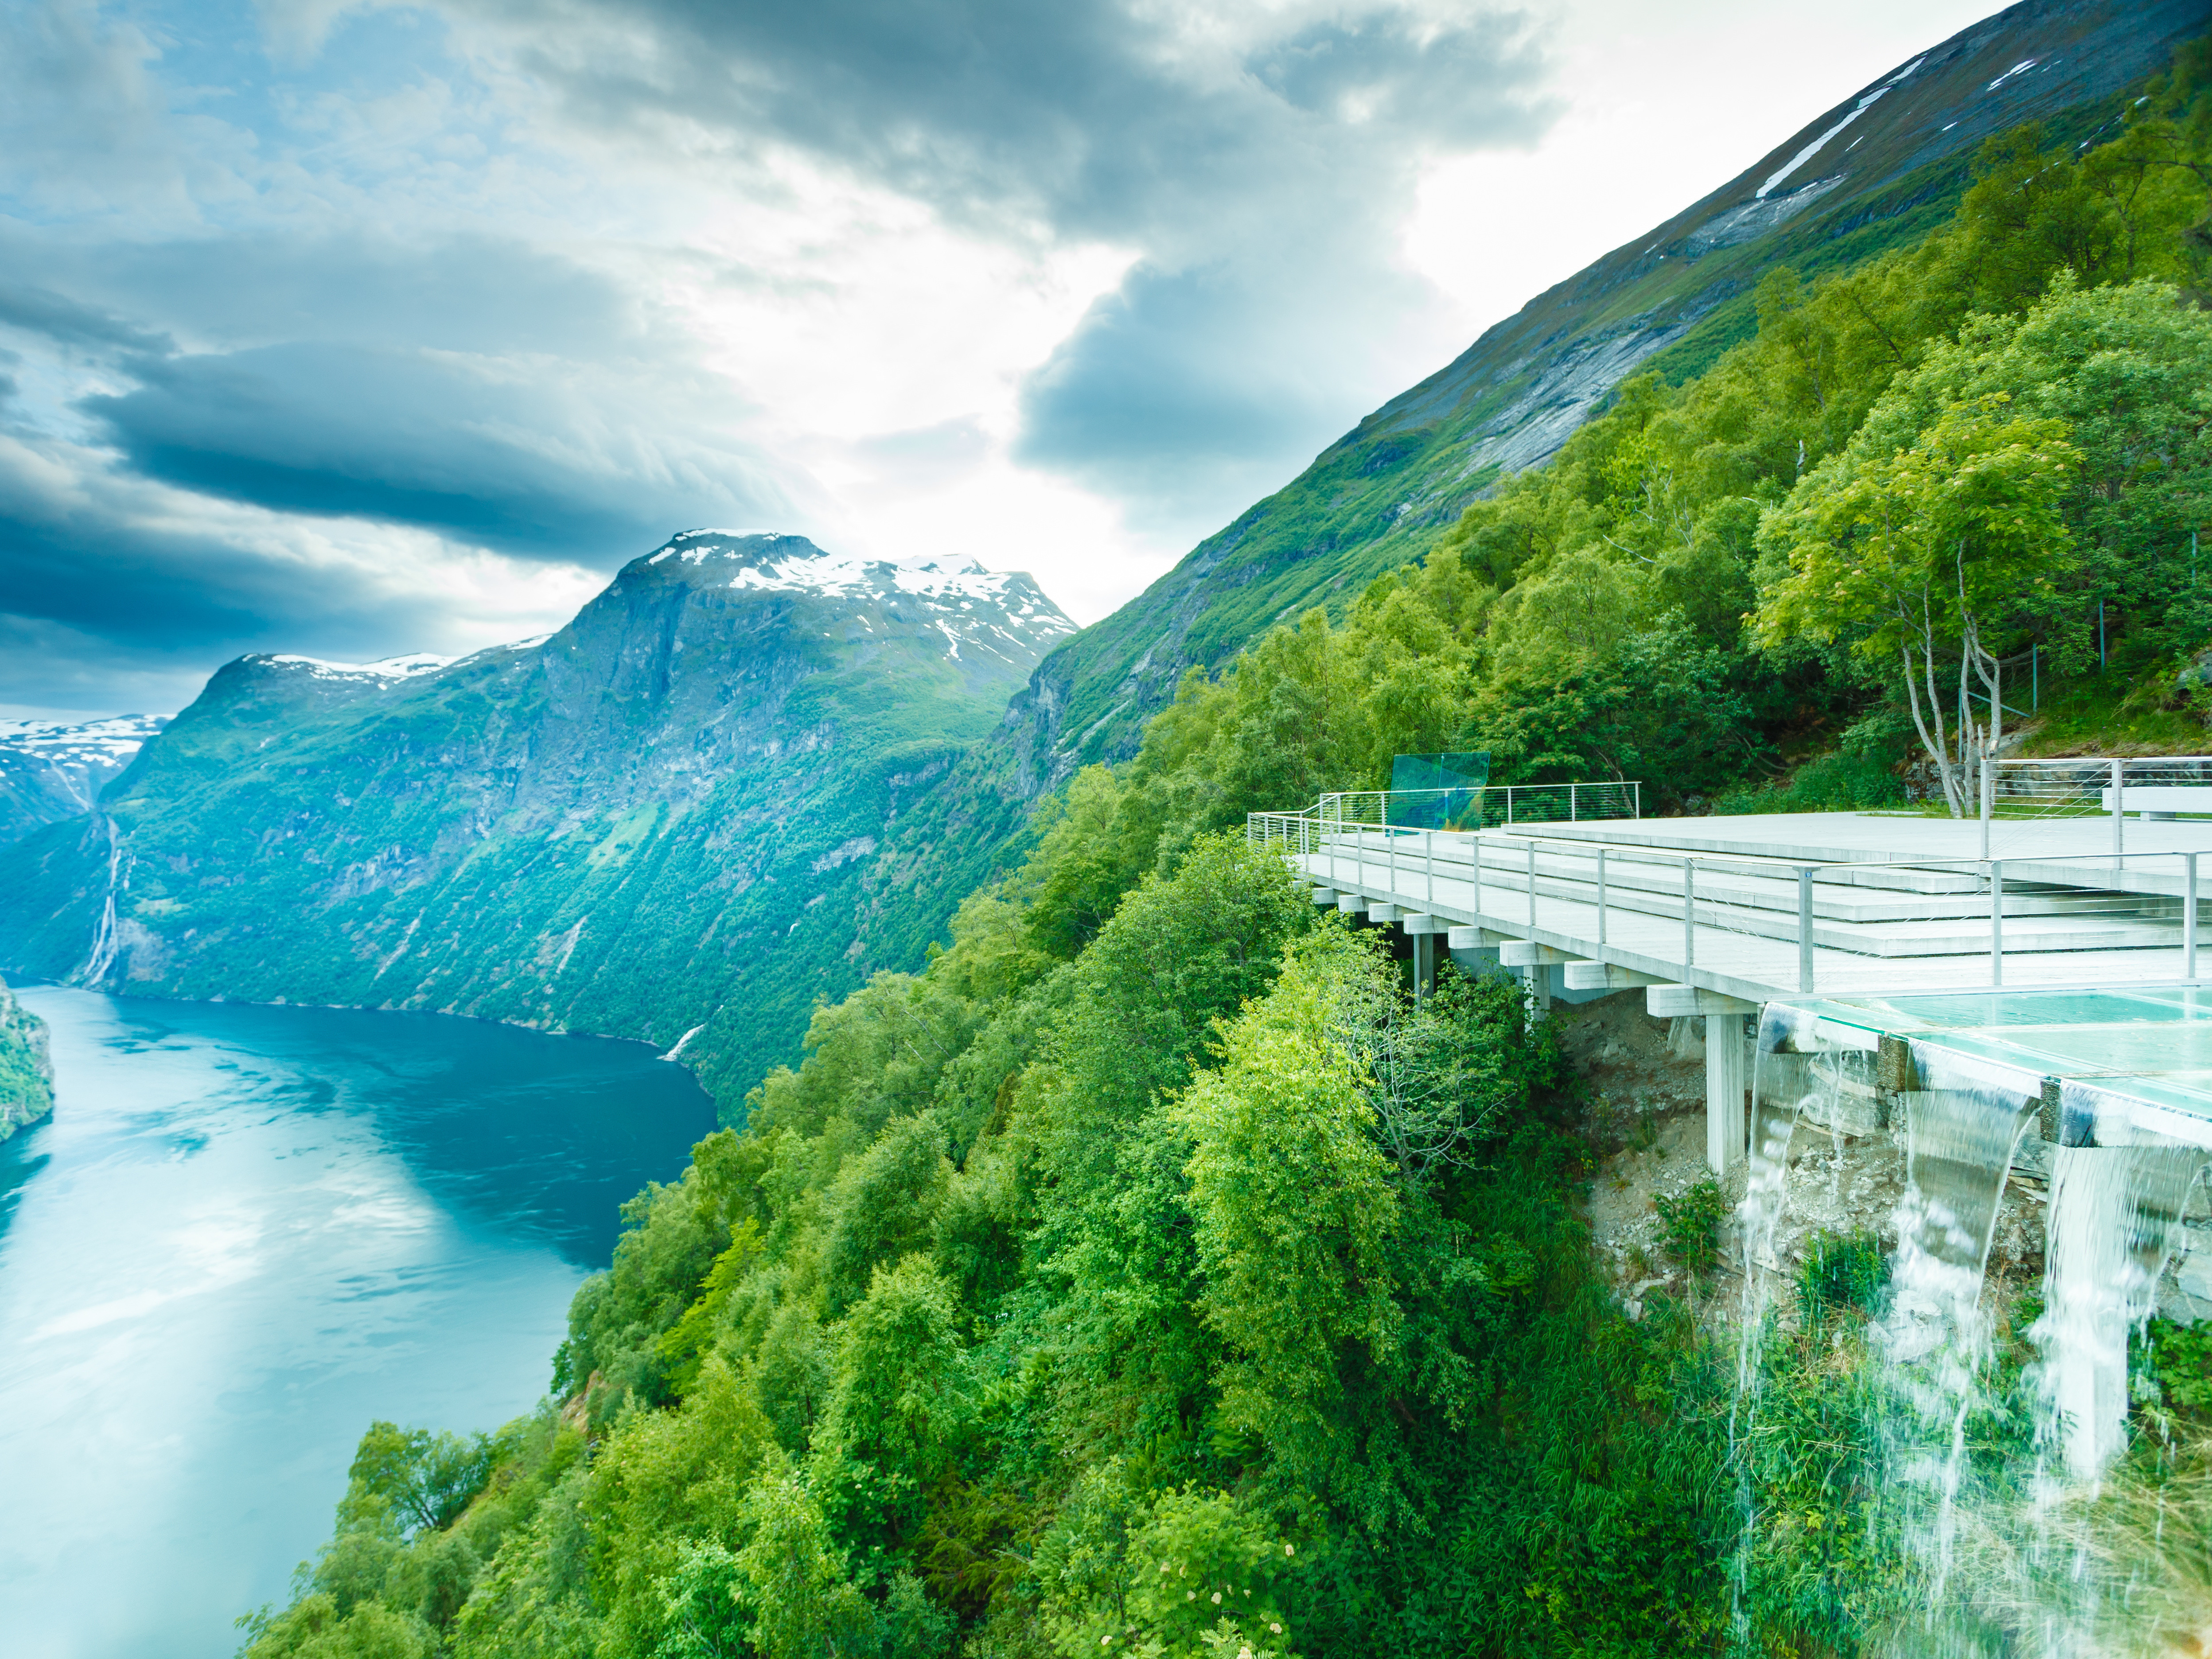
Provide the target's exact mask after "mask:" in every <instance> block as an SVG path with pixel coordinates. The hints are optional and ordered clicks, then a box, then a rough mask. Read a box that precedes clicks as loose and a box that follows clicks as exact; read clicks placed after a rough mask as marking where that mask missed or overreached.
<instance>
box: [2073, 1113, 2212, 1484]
mask: <svg viewBox="0 0 2212 1659" xmlns="http://www.w3.org/2000/svg"><path fill="white" fill-rule="evenodd" d="M2205 1161H2206V1160H2205V1154H2204V1152H2203V1149H2201V1148H2199V1147H2195V1146H2055V1147H2053V1148H2051V1218H2050V1223H2049V1227H2050V1231H2049V1237H2048V1242H2047V1243H2046V1245H2045V1253H2044V1312H2043V1316H2042V1317H2041V1318H2040V1319H2039V1320H2038V1321H2036V1322H2035V1325H2034V1326H2033V1328H2032V1330H2031V1332H2030V1334H2031V1335H2032V1336H2033V1338H2034V1340H2036V1342H2037V1344H2038V1345H2039V1346H2040V1347H2041V1349H2042V1350H2043V1356H2044V1357H2043V1363H2042V1364H2041V1366H2040V1367H2039V1373H2040V1375H2039V1382H2040V1383H2041V1389H2040V1395H2041V1399H2040V1402H2039V1404H2040V1409H2041V1419H2042V1420H2041V1421H2040V1423H2039V1425H2038V1433H2037V1439H2038V1441H2039V1443H2040V1444H2041V1445H2042V1446H2043V1447H2044V1448H2045V1449H2046V1450H2048V1449H2051V1448H2054V1447H2055V1448H2057V1449H2060V1450H2061V1451H2062V1452H2063V1464H2064V1468H2065V1473H2066V1474H2067V1475H2068V1476H2069V1477H2070V1478H2071V1479H2073V1480H2080V1481H2093V1480H2096V1479H2097V1478H2098V1476H2099V1475H2100V1474H2102V1472H2103V1471H2104V1469H2105V1468H2106V1465H2108V1464H2109V1463H2110V1462H2112V1459H2113V1458H2114V1457H2116V1456H2117V1455H2118V1454H2119V1453H2120V1451H2121V1449H2123V1448H2124V1446H2125V1444H2126V1442H2127V1416H2128V1339H2129V1336H2130V1334H2131V1333H2133V1332H2135V1331H2136V1330H2138V1329H2140V1328H2142V1325H2143V1324H2144V1322H2146V1321H2148V1319H2149V1317H2150V1316H2151V1314H2152V1312H2153V1310H2154V1307H2155V1304H2156V1302H2157V1294H2158V1280H2159V1275H2160V1273H2163V1272H2164V1271H2165V1269H2166V1259H2167V1257H2168V1256H2169V1255H2172V1250H2173V1245H2174V1241H2175V1238H2176V1237H2177V1235H2178V1232H2179V1228H2180V1225H2181V1216H2182V1212H2183V1210H2184V1209H2185V1206H2187V1204H2188V1201H2189V1194H2190V1189H2191V1188H2192V1187H2194V1186H2195V1185H2196V1183H2197V1177H2198V1176H2200V1175H2201V1174H2202V1173H2203V1170H2204V1166H2205Z"/></svg>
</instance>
